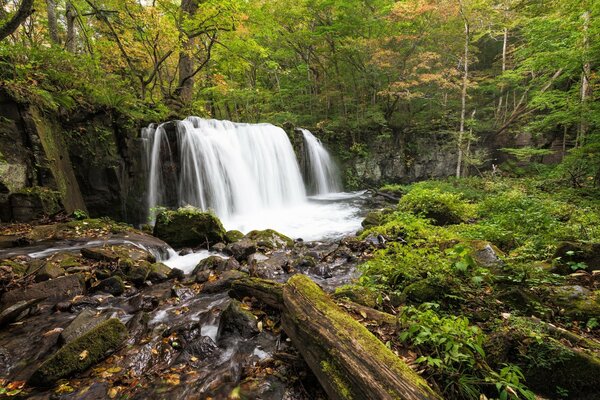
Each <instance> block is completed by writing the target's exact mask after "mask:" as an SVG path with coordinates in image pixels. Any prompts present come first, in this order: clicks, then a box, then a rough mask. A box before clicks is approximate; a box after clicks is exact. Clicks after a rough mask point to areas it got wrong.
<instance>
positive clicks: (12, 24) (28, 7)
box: [0, 0, 34, 40]
mask: <svg viewBox="0 0 600 400" xmlns="http://www.w3.org/2000/svg"><path fill="white" fill-rule="evenodd" d="M33 3H34V0H23V1H22V2H21V5H20V6H19V8H18V9H17V11H16V12H15V13H14V15H13V16H12V18H11V19H9V20H8V21H7V22H6V23H4V24H3V25H1V26H0V40H3V39H5V38H6V37H8V36H9V35H11V34H12V33H13V32H14V31H16V30H17V28H18V27H19V26H20V25H21V24H22V23H23V22H25V20H26V19H27V17H29V16H30V15H31V13H32V12H33Z"/></svg>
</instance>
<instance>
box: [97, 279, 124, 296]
mask: <svg viewBox="0 0 600 400" xmlns="http://www.w3.org/2000/svg"><path fill="white" fill-rule="evenodd" d="M93 289H94V290H95V291H98V292H104V293H108V294H112V295H113V296H120V295H122V294H123V293H124V292H125V284H124V283H123V279H122V278H121V277H120V276H116V275H115V276H111V277H109V278H106V279H103V280H101V281H100V282H99V283H98V284H97V285H96V286H94V287H93Z"/></svg>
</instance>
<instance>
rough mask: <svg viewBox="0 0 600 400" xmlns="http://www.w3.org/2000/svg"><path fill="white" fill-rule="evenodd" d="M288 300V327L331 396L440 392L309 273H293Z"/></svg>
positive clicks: (408, 399) (413, 398) (417, 398)
mask: <svg viewBox="0 0 600 400" xmlns="http://www.w3.org/2000/svg"><path fill="white" fill-rule="evenodd" d="M283 302H284V306H285V309H284V311H283V313H282V320H283V329H284V330H285V332H286V334H287V335H288V336H289V337H290V339H291V340H292V343H293V344H294V346H295V347H296V348H297V349H298V351H299V352H300V354H301V355H302V357H303V358H304V360H305V361H306V362H307V364H308V365H309V367H310V368H311V370H312V371H313V373H314V374H315V376H316V377H317V379H318V380H319V382H320V383H321V385H322V386H323V388H324V389H325V391H326V392H327V394H328V396H329V398H330V399H361V400H362V399H405V400H424V399H439V398H440V397H439V396H438V395H437V394H436V393H435V392H434V391H433V390H432V389H431V388H430V387H429V386H428V385H427V382H426V381H425V380H424V379H423V378H421V377H420V376H419V375H418V374H417V373H416V372H414V371H413V370H412V369H410V367H409V366H408V365H406V364H405V363H404V362H403V361H402V360H401V359H400V358H399V357H398V356H396V355H395V354H394V353H393V352H392V351H391V350H390V349H388V348H387V347H386V346H385V345H384V344H383V343H382V342H381V341H379V340H378V339H377V338H376V337H375V336H373V334H371V333H370V332H369V331H368V330H367V329H366V328H365V327H364V326H362V325H361V324H360V323H358V322H357V321H355V320H354V319H353V318H352V317H351V316H350V315H348V314H347V313H346V312H344V311H343V310H342V309H341V308H339V307H338V306H337V305H336V304H335V303H334V301H333V300H331V299H330V298H329V297H328V296H327V295H326V294H325V293H324V292H323V291H322V290H321V288H319V286H317V284H315V283H314V282H313V281H312V280H311V279H310V278H308V277H307V276H305V275H295V276H293V277H292V278H290V280H289V281H288V282H287V283H286V284H285V285H284V286H283Z"/></svg>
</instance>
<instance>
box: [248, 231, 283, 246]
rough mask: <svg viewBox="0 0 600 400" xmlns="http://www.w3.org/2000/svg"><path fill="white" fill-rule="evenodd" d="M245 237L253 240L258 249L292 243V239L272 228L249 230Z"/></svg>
mask: <svg viewBox="0 0 600 400" xmlns="http://www.w3.org/2000/svg"><path fill="white" fill-rule="evenodd" d="M245 238H248V239H250V240H253V241H255V242H256V246H257V248H258V249H259V250H275V249H282V248H284V247H292V246H293V245H294V241H293V240H292V239H290V238H289V237H287V236H285V235H282V234H281V233H279V232H277V231H274V230H273V229H265V230H262V231H257V230H254V231H251V232H249V233H248V234H247V235H246V236H245Z"/></svg>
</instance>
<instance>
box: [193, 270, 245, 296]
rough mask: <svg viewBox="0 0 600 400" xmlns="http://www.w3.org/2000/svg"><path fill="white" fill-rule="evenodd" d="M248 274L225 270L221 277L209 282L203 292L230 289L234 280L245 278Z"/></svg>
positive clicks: (218, 291) (217, 291)
mask: <svg viewBox="0 0 600 400" xmlns="http://www.w3.org/2000/svg"><path fill="white" fill-rule="evenodd" d="M247 276H248V275H247V274H245V273H243V272H241V271H237V270H231V271H225V272H223V273H222V274H221V275H220V276H219V279H217V280H216V281H212V282H207V283H205V284H204V287H203V288H202V293H221V292H225V291H227V290H229V289H230V288H231V285H232V284H233V282H235V281H236V280H238V279H240V278H245V277H247Z"/></svg>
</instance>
